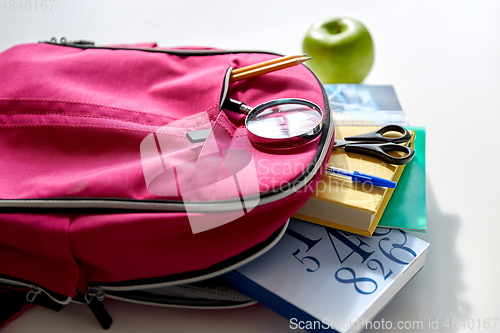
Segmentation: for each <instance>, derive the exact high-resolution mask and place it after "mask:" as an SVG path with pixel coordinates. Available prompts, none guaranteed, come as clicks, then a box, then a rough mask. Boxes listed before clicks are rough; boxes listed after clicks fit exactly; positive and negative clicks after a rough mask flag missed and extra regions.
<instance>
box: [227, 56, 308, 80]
mask: <svg viewBox="0 0 500 333" xmlns="http://www.w3.org/2000/svg"><path fill="white" fill-rule="evenodd" d="M309 59H311V58H310V57H303V56H302V57H300V58H292V59H287V60H284V61H282V60H283V59H281V58H280V61H278V62H273V63H271V64H270V65H269V64H268V65H264V66H262V63H261V64H257V65H260V66H256V65H253V66H255V67H253V68H252V69H250V70H245V71H239V72H238V73H236V74H234V72H233V73H232V74H231V78H230V82H236V81H240V80H246V79H250V78H253V77H256V76H259V75H262V74H266V73H270V72H274V71H277V70H280V69H285V68H288V67H292V66H296V65H300V64H301V63H303V62H305V61H307V60H309Z"/></svg>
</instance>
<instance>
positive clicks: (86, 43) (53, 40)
mask: <svg viewBox="0 0 500 333" xmlns="http://www.w3.org/2000/svg"><path fill="white" fill-rule="evenodd" d="M44 43H48V44H57V45H68V46H81V47H94V46H95V43H94V42H92V41H89V40H74V41H68V40H67V39H66V37H61V39H60V40H59V42H57V38H55V37H52V38H51V39H50V40H49V41H44Z"/></svg>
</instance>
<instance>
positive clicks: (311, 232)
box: [223, 218, 429, 333]
mask: <svg viewBox="0 0 500 333" xmlns="http://www.w3.org/2000/svg"><path fill="white" fill-rule="evenodd" d="M428 247H429V244H428V243H426V242H424V241H422V240H420V239H419V238H417V237H415V236H413V235H410V234H407V233H406V232H405V231H403V230H400V229H389V228H377V229H376V230H375V232H374V233H373V236H372V237H371V238H368V237H363V236H359V235H354V234H349V233H347V232H344V231H339V230H336V229H332V228H328V227H325V226H321V225H317V224H312V223H308V222H304V221H301V220H298V219H294V218H292V219H291V220H290V224H289V226H288V229H287V231H286V234H285V235H284V236H283V238H282V239H281V240H280V241H279V242H278V244H277V245H276V246H274V247H273V248H272V249H271V250H269V252H267V253H265V254H264V255H262V256H260V257H259V258H257V259H255V260H253V261H252V262H250V263H248V264H246V265H244V266H242V267H240V268H238V269H236V270H234V271H231V272H229V273H227V274H225V275H224V276H223V278H224V279H225V280H226V281H227V282H228V283H230V284H231V285H232V286H233V287H235V288H236V289H238V290H239V291H240V292H242V293H244V294H246V295H247V296H249V297H251V298H253V299H255V300H256V301H258V302H259V303H261V304H263V305H265V306H266V307H268V308H270V309H271V310H273V311H275V312H277V313H278V314H280V315H282V316H283V317H285V318H287V319H289V320H290V328H292V329H296V328H300V329H306V330H308V331H317V330H324V329H332V330H334V331H336V332H341V333H352V332H360V331H362V330H363V329H364V328H366V327H367V325H369V323H370V321H371V320H372V319H373V318H374V317H375V316H376V315H377V313H378V312H380V311H381V310H382V308H383V307H384V306H385V305H386V304H387V303H388V302H389V301H390V300H391V299H392V298H393V297H394V296H395V295H396V293H397V292H398V291H399V290H401V289H402V288H403V287H404V286H405V285H406V284H407V283H408V282H409V281H410V280H411V279H412V278H413V277H414V276H415V275H416V274H417V273H418V272H419V271H420V269H421V268H422V267H423V265H424V262H425V257H426V253H427V249H428ZM368 327H369V326H368Z"/></svg>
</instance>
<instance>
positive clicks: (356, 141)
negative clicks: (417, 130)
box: [333, 125, 415, 165]
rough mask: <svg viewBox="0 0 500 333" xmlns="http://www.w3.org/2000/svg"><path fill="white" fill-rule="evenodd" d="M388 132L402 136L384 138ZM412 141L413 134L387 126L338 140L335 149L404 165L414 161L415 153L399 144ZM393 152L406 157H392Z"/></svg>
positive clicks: (403, 129)
mask: <svg viewBox="0 0 500 333" xmlns="http://www.w3.org/2000/svg"><path fill="white" fill-rule="evenodd" d="M387 132H398V133H400V134H401V136H400V137H388V136H384V134H386V133H387ZM410 139H411V133H410V132H408V130H407V129H406V128H404V127H402V126H399V125H387V126H384V127H382V128H379V129H378V130H376V131H373V132H370V133H366V134H361V135H355V136H350V137H347V138H344V140H336V141H335V144H334V146H333V148H334V149H336V148H344V149H345V151H346V152H353V153H358V154H364V155H370V156H373V157H376V158H379V159H381V160H382V161H384V162H387V163H391V164H396V165H402V164H406V163H408V162H410V161H411V160H412V158H413V156H414V155H415V151H414V150H413V149H412V148H411V147H407V146H403V145H399V144H398V143H403V142H409V141H410ZM391 152H402V153H404V156H403V157H396V156H393V155H391V154H390V153H391Z"/></svg>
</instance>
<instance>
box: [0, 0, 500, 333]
mask: <svg viewBox="0 0 500 333" xmlns="http://www.w3.org/2000/svg"><path fill="white" fill-rule="evenodd" d="M23 1H24V0H23ZM31 1H32V2H33V3H34V0H31ZM38 1H39V5H40V4H41V0H38ZM1 3H5V1H3V0H0V4H1ZM16 3H18V0H16ZM47 4H48V5H52V3H51V2H47ZM4 8H5V7H4ZM4 8H1V9H0V51H3V50H5V49H7V48H9V47H10V46H13V45H15V44H19V43H28V42H36V41H40V40H47V39H50V38H51V37H57V38H60V37H63V36H64V37H67V38H68V39H69V40H74V39H90V40H94V41H95V42H96V43H98V44H110V43H136V42H144V41H156V42H158V43H159V44H160V45H161V46H185V45H198V46H200V45H203V46H216V47H221V48H228V49H259V50H268V51H275V52H279V53H282V54H297V53H300V52H301V43H302V38H303V35H304V33H305V31H306V30H307V28H308V27H309V26H310V25H311V24H312V23H313V22H314V21H315V20H317V19H319V18H323V17H330V16H351V17H354V18H357V19H359V20H361V21H362V22H364V23H365V24H366V26H367V27H368V28H369V30H370V31H371V33H372V36H373V38H374V42H375V47H376V58H375V63H374V66H373V69H372V71H371V73H370V74H369V76H368V77H367V78H366V80H365V82H364V83H367V84H393V85H394V87H395V89H396V92H397V95H398V97H399V99H400V102H401V104H402V106H403V108H404V110H405V111H406V112H407V114H408V117H409V121H410V124H411V125H415V126H425V127H427V209H428V215H427V217H428V232H427V234H418V236H420V237H421V238H422V239H424V240H426V241H428V242H430V243H431V248H430V250H429V254H428V257H427V262H426V266H425V267H424V269H423V270H422V271H421V272H420V273H419V274H418V275H417V276H416V277H415V278H414V279H413V280H412V281H411V282H410V283H409V284H408V285H407V286H406V287H405V288H404V289H403V290H402V291H401V292H400V293H399V294H398V295H397V296H396V297H395V298H394V299H393V301H392V302H391V303H390V304H389V305H388V306H387V307H386V308H385V309H384V310H383V311H382V312H381V313H380V314H379V315H378V316H377V318H376V320H378V321H381V320H382V319H384V320H385V321H392V322H393V324H394V325H396V324H397V322H399V321H403V322H406V321H409V322H413V321H418V322H420V321H421V322H423V323H424V328H415V329H413V330H412V329H410V330H408V332H412V331H414V332H427V331H429V332H437V331H438V330H433V329H429V327H428V325H429V320H430V321H435V320H436V319H437V320H439V326H440V330H439V331H449V332H462V331H468V332H469V331H470V332H476V331H478V323H479V321H481V323H484V320H485V319H487V318H490V320H491V323H493V320H494V319H492V318H500V287H499V276H500V265H499V259H498V253H499V246H500V245H499V244H500V242H499V241H498V235H499V234H500V218H499V214H498V211H499V206H500V200H499V199H500V195H499V192H500V176H498V172H499V171H498V166H499V165H500V159H499V153H498V148H495V147H497V142H496V141H498V139H499V135H498V131H497V128H498V127H499V125H498V122H499V120H500V116H499V111H500V106H499V105H500V103H499V102H498V96H499V92H500V38H499V37H498V34H499V33H500V19H499V18H500V1H494V0H493V1H486V0H482V1H436V0H433V1H429V0H419V1H369V0H366V1H361V0H356V1H334V0H323V1H320V0H307V1H305V0H303V1H297V0H288V1H283V0H281V1H272V0H265V1H264V0H252V1H245V2H243V1H222V0H212V1H202V0H183V1H152V0H147V1H139V0H121V1H97V0H87V1H69V0H56V1H55V2H54V3H53V7H52V11H48V10H47V11H44V12H43V11H41V10H39V11H37V12H35V11H34V10H31V11H30V12H27V11H26V10H24V11H20V10H18V9H16V10H14V11H11V10H9V1H8V0H7V7H6V8H5V10H4ZM478 161H482V163H478ZM105 305H106V307H107V309H108V311H109V312H110V313H111V315H112V316H113V318H114V323H113V326H112V327H111V331H114V332H178V331H182V332H234V331H238V332H287V331H291V329H290V328H289V322H288V321H287V320H286V319H284V318H282V317H280V316H279V315H277V314H275V313H273V312H272V311H270V310H268V309H266V308H265V307H263V306H256V307H251V308H246V309H239V310H224V311H199V310H182V309H170V308H155V307H148V306H141V305H133V304H125V303H120V302H117V301H107V300H106V301H105ZM453 318H456V319H458V320H460V321H462V322H465V323H466V325H467V324H468V325H470V327H471V329H469V328H467V327H465V328H456V329H454V328H453V327H450V328H449V329H446V328H445V327H444V326H443V324H444V323H445V321H446V320H449V321H450V323H451V321H452V320H453ZM499 321H500V319H499ZM481 327H482V328H483V326H481ZM44 331H47V332H49V331H50V332H101V328H100V327H99V325H98V323H97V321H96V320H95V319H94V318H93V316H92V314H91V313H90V311H89V310H88V309H87V307H85V306H80V305H69V306H67V307H65V308H64V309H63V310H61V312H59V313H55V312H52V311H50V310H47V309H44V308H41V307H36V308H31V309H28V310H27V311H26V312H25V313H24V314H23V315H22V316H21V317H20V318H18V319H16V320H15V321H13V322H12V323H10V324H9V325H7V326H6V327H5V328H4V330H3V332H4V333H11V332H44ZM374 331H376V330H374ZM378 331H381V330H378ZM394 331H395V330H394ZM481 331H485V332H500V322H499V323H497V324H496V327H495V329H492V328H490V329H489V330H486V329H482V330H481Z"/></svg>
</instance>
